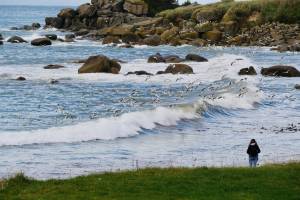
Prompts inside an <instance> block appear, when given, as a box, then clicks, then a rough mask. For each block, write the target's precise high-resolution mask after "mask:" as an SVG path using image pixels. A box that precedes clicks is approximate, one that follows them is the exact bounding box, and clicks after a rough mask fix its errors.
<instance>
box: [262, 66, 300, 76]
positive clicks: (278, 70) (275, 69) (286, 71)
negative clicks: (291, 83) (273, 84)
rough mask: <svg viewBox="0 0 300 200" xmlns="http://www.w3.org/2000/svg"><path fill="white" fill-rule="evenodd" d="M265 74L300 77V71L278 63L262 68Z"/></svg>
mask: <svg viewBox="0 0 300 200" xmlns="http://www.w3.org/2000/svg"><path fill="white" fill-rule="evenodd" d="M261 74H262V75H264V76H281V77H300V72H299V71H298V70H297V69H296V68H295V67H292V66H284V65H276V66H272V67H269V68H262V70H261Z"/></svg>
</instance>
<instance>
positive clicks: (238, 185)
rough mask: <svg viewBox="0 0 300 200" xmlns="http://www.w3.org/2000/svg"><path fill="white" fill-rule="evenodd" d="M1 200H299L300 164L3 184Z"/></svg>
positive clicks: (149, 171)
mask: <svg viewBox="0 0 300 200" xmlns="http://www.w3.org/2000/svg"><path fill="white" fill-rule="evenodd" d="M1 185H2V187H3V188H2V190H1V191H0V199H5V200H10V199H28V200H35V199H43V200H48V199H49V200H50V199H51V200H56V199H57V200H58V199H66V200H67V199H68V200H72V199H80V200H82V199H84V200H87V199H164V200H166V199H197V200H200V199H205V200H210V199H222V200H224V199H243V200H244V199H255V200H258V199H263V200H267V199H270V200H271V199H272V200H276V199H278V200H283V199H284V200H287V199H294V200H298V199H299V197H300V163H291V164H287V165H270V166H263V167H260V168H256V169H249V168H195V169H185V168H183V169H182V168H174V169H173V168H171V169H143V170H139V171H132V172H120V173H107V174H99V175H90V176H83V177H77V178H73V179H68V180H48V181H36V180H30V179H28V178H26V177H24V176H22V175H18V176H16V177H14V178H11V179H9V180H5V181H2V183H0V186H1Z"/></svg>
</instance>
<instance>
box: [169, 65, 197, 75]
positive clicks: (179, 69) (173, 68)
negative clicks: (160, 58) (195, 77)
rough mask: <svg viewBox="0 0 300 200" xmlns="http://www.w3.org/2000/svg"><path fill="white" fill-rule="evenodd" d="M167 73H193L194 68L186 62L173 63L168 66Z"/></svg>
mask: <svg viewBox="0 0 300 200" xmlns="http://www.w3.org/2000/svg"><path fill="white" fill-rule="evenodd" d="M165 73H171V74H192V73H193V68H191V67H190V66H188V65H186V64H172V65H169V66H168V67H167V69H166V70H165Z"/></svg>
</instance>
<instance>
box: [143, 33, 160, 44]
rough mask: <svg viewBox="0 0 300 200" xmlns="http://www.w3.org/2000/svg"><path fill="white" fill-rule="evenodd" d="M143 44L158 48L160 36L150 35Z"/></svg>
mask: <svg viewBox="0 0 300 200" xmlns="http://www.w3.org/2000/svg"><path fill="white" fill-rule="evenodd" d="M143 43H144V44H146V45H149V46H158V45H160V43H161V40H160V36H159V35H151V36H149V37H147V38H145V39H144V41H143Z"/></svg>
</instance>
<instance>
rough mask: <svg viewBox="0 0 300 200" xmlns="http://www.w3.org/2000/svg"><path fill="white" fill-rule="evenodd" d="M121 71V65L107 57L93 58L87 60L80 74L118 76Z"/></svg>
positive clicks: (79, 71) (80, 69)
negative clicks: (111, 74) (110, 74)
mask: <svg viewBox="0 0 300 200" xmlns="http://www.w3.org/2000/svg"><path fill="white" fill-rule="evenodd" d="M120 70H121V65H120V64H119V63H117V62H116V61H114V60H111V59H109V58H108V57H106V56H103V55H99V56H91V57H89V58H88V59H87V61H86V62H85V63H84V65H83V66H82V67H80V68H79V70H78V73H113V74H118V73H119V71H120Z"/></svg>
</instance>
